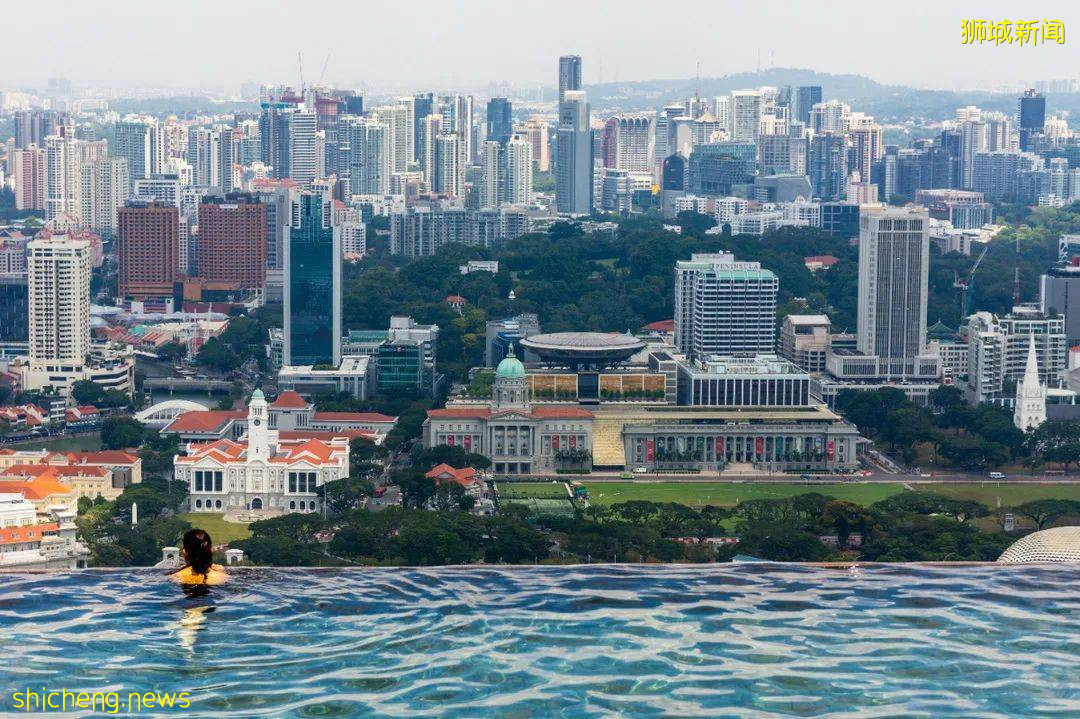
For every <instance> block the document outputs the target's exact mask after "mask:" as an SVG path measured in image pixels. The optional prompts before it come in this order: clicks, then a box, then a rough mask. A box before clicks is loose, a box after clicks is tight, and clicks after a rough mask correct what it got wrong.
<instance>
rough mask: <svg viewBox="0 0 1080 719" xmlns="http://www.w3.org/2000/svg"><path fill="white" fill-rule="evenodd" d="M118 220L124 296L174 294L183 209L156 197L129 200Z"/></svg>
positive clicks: (122, 293) (118, 250) (118, 251)
mask: <svg viewBox="0 0 1080 719" xmlns="http://www.w3.org/2000/svg"><path fill="white" fill-rule="evenodd" d="M118 215H119V217H118V221H117V232H116V234H117V239H118V249H117V256H118V259H119V265H120V269H119V273H118V274H119V292H120V296H121V297H128V298H132V299H138V300H147V299H161V298H165V297H171V296H172V294H173V285H174V283H175V282H176V280H177V279H178V277H179V274H180V213H179V210H178V209H177V208H176V207H174V206H172V205H164V204H161V203H159V202H155V201H153V200H129V201H128V203H127V205H125V206H124V207H121V208H120V209H119V212H118Z"/></svg>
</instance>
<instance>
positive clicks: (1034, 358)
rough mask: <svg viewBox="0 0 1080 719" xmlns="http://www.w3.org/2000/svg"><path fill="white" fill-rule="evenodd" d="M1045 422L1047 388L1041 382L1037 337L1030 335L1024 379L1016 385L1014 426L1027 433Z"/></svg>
mask: <svg viewBox="0 0 1080 719" xmlns="http://www.w3.org/2000/svg"><path fill="white" fill-rule="evenodd" d="M1045 421H1046V387H1045V386H1044V385H1043V383H1042V382H1040V381H1039V357H1038V354H1037V353H1036V352H1035V335H1030V338H1029V344H1028V355H1027V366H1026V367H1025V368H1024V378H1023V379H1022V380H1020V382H1018V383H1017V384H1016V408H1015V410H1014V411H1013V424H1015V425H1016V426H1017V427H1018V428H1020V429H1021V430H1023V431H1025V432H1026V431H1028V430H1029V429H1034V428H1035V427H1038V426H1039V425H1040V424H1042V423H1043V422H1045Z"/></svg>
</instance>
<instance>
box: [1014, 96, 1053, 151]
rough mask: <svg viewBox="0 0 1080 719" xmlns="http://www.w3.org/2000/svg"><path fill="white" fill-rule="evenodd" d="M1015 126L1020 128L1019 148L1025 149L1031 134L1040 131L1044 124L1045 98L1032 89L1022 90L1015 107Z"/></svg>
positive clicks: (1029, 141)
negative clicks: (1022, 92)
mask: <svg viewBox="0 0 1080 719" xmlns="http://www.w3.org/2000/svg"><path fill="white" fill-rule="evenodd" d="M1016 115H1017V118H1016V119H1017V123H1016V124H1017V126H1018V127H1019V129H1020V149H1021V150H1025V151H1026V150H1027V149H1028V146H1029V145H1030V143H1031V136H1032V135H1033V134H1035V133H1041V132H1042V131H1043V127H1044V126H1045V125H1046V98H1045V97H1043V96H1042V95H1040V94H1039V93H1037V92H1035V91H1034V90H1024V94H1023V95H1021V96H1020V100H1019V102H1018V104H1017V108H1016Z"/></svg>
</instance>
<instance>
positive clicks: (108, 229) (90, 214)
mask: <svg viewBox="0 0 1080 719" xmlns="http://www.w3.org/2000/svg"><path fill="white" fill-rule="evenodd" d="M80 172H81V177H80V180H81V186H80V190H79V195H80V197H79V214H78V217H79V224H80V225H82V226H83V227H89V228H90V229H91V230H93V231H94V232H96V233H98V234H99V235H102V236H103V237H112V236H114V235H115V234H116V221H117V211H118V210H119V209H120V208H121V207H123V206H124V203H125V202H126V201H127V199H128V196H129V189H130V187H131V185H130V180H129V178H128V168H127V160H126V159H124V158H123V157H113V158H111V159H101V160H94V161H91V162H87V163H84V164H83V165H82V167H81V168H80Z"/></svg>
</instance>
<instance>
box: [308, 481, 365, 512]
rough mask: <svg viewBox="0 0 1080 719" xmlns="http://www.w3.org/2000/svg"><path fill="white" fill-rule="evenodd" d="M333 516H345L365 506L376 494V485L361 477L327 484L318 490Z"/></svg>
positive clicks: (327, 509)
mask: <svg viewBox="0 0 1080 719" xmlns="http://www.w3.org/2000/svg"><path fill="white" fill-rule="evenodd" d="M318 493H319V496H320V497H322V498H323V501H324V502H325V503H326V511H327V512H329V513H330V514H332V515H338V514H344V513H346V512H348V511H350V510H353V509H359V508H361V507H363V506H364V500H365V499H366V498H367V497H370V496H372V495H373V494H374V493H375V485H374V484H372V483H371V482H369V481H368V480H366V479H360V478H359V477H346V478H344V479H336V480H334V481H332V482H327V483H326V484H324V485H322V486H321V487H319V489H318Z"/></svg>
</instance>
